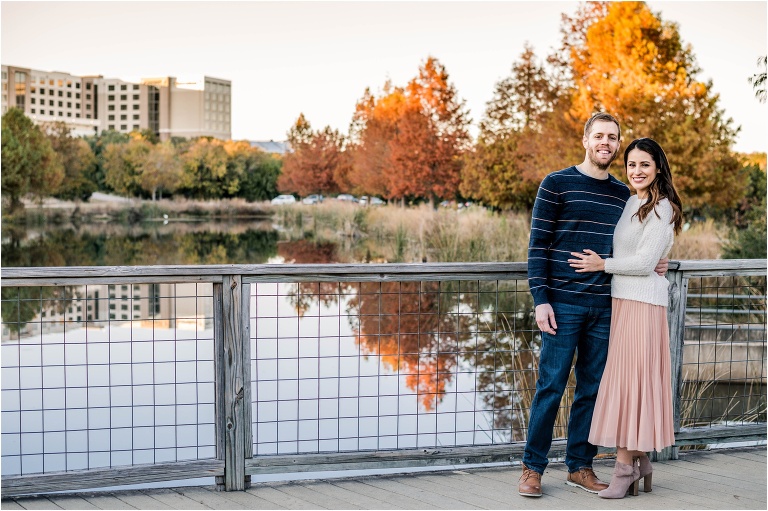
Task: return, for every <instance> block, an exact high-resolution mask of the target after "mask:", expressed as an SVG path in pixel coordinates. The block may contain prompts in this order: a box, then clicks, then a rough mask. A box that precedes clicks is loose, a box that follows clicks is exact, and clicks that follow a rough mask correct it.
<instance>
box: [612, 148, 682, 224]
mask: <svg viewBox="0 0 768 511" xmlns="http://www.w3.org/2000/svg"><path fill="white" fill-rule="evenodd" d="M632 149H639V150H640V151H643V152H646V153H648V154H650V155H651V157H652V158H653V161H654V162H655V163H656V169H657V170H658V173H657V174H656V179H654V180H653V183H651V186H649V187H648V200H647V201H646V203H645V204H643V205H642V206H640V209H638V210H637V213H635V214H636V215H637V218H639V219H640V221H641V222H642V221H643V220H645V218H646V217H647V216H648V215H649V214H650V212H651V211H653V212H654V213H656V205H657V204H658V203H659V202H660V201H661V200H662V199H667V200H668V201H669V203H670V204H671V205H672V222H670V223H672V224H673V225H674V229H675V234H680V231H681V230H682V228H683V203H682V202H681V201H680V196H679V195H678V194H677V190H675V185H674V184H672V171H671V169H670V168H669V160H667V155H666V154H664V149H662V148H661V146H660V145H659V144H658V142H656V141H655V140H653V139H651V138H636V139H635V140H633V141H632V142H631V143H630V144H629V145H628V146H627V148H626V149H625V150H624V172H626V171H627V157H628V156H629V152H630V151H632ZM656 216H657V217H658V216H659V214H658V213H656ZM659 218H660V217H659Z"/></svg>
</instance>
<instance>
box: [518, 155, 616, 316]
mask: <svg viewBox="0 0 768 511" xmlns="http://www.w3.org/2000/svg"><path fill="white" fill-rule="evenodd" d="M628 198H629V188H628V187H627V185H625V184H624V183H622V182H621V181H619V180H618V179H616V178H615V177H613V176H610V175H609V177H608V179H595V178H593V177H589V176H587V175H586V174H583V173H581V172H579V170H578V169H577V168H576V167H575V166H574V167H568V168H567V169H563V170H560V171H557V172H553V173H551V174H549V175H548V176H547V177H545V178H544V180H543V181H542V182H541V185H540V186H539V191H538V193H537V194H536V202H535V203H534V205H533V218H532V219H531V241H530V243H529V245H528V285H529V287H530V289H531V294H532V295H533V301H534V303H535V305H541V304H543V303H553V302H557V303H569V304H574V305H583V306H585V307H610V306H611V275H609V274H607V273H604V272H586V273H576V269H575V268H571V266H570V265H569V264H568V259H569V258H572V256H571V252H582V251H583V250H584V249H587V248H589V249H592V250H594V251H595V252H597V253H598V254H600V256H601V257H603V258H607V257H611V255H612V248H613V231H614V229H615V227H616V223H617V222H618V221H619V218H621V213H622V211H623V210H624V205H625V204H626V202H627V199H628Z"/></svg>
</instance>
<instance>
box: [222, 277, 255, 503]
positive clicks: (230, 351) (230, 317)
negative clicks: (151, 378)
mask: <svg viewBox="0 0 768 511" xmlns="http://www.w3.org/2000/svg"><path fill="white" fill-rule="evenodd" d="M219 286H220V288H219ZM249 287H250V286H249ZM214 291H215V292H214V296H217V297H220V298H219V299H218V300H217V299H216V298H214V305H215V306H216V307H215V311H214V318H215V319H214V321H215V322H218V324H220V325H221V326H218V325H216V326H214V331H215V334H218V335H220V336H221V337H220V342H218V343H217V346H221V347H220V348H218V347H217V349H216V352H217V357H216V359H217V362H218V363H219V365H218V366H217V368H216V376H217V384H218V381H221V385H220V386H217V392H216V397H217V400H218V402H217V406H216V411H217V413H216V416H217V417H216V418H217V424H216V427H217V435H216V437H217V454H218V455H221V456H222V457H223V459H224V481H223V483H224V488H223V489H224V490H226V491H232V490H244V489H245V457H246V445H247V444H248V443H250V441H251V437H250V431H251V422H250V416H251V414H250V412H248V413H247V412H246V408H250V406H251V403H250V399H246V387H249V388H250V381H247V382H246V374H247V375H250V367H248V368H247V373H246V366H248V365H249V364H250V358H247V359H246V356H247V355H248V354H249V353H250V349H249V346H248V344H249V343H248V342H244V335H243V334H244V333H247V330H245V329H244V322H245V321H249V318H248V317H247V314H246V317H245V318H244V317H243V316H244V314H243V312H244V310H243V301H244V296H243V295H244V294H245V293H244V290H243V286H242V278H241V277H240V275H225V276H224V277H223V279H222V283H221V284H220V285H218V286H216V287H215V288H214ZM248 291H250V289H249V290H248ZM247 302H248V303H250V299H248V300H247ZM247 306H248V305H246V307H247ZM219 378H221V380H218V379H219ZM248 379H249V378H248ZM219 389H221V391H219ZM248 396H250V391H249V392H248ZM217 483H219V484H217V486H218V488H219V489H221V484H220V483H221V481H217Z"/></svg>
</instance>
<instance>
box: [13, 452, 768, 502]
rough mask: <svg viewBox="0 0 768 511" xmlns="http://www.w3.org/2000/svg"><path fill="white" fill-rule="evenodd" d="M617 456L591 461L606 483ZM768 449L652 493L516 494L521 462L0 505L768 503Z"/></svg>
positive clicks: (660, 471) (699, 457) (714, 462)
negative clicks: (616, 496)
mask: <svg viewBox="0 0 768 511" xmlns="http://www.w3.org/2000/svg"><path fill="white" fill-rule="evenodd" d="M613 463H614V460H612V459H606V460H597V461H595V472H597V474H598V476H599V477H600V478H601V479H603V480H605V481H608V480H610V474H611V471H612V468H613ZM766 466H767V465H766V447H765V446H763V447H749V448H738V449H723V450H713V451H688V452H684V453H682V454H681V456H680V459H679V460H674V461H664V462H658V463H655V464H654V477H653V492H651V493H643V492H642V491H641V492H640V495H639V496H638V497H626V498H625V499H624V500H622V501H620V502H619V501H612V500H603V499H601V498H599V497H597V496H596V495H592V494H589V493H586V492H585V491H583V490H580V489H578V488H573V487H571V486H568V485H566V484H565V477H566V467H565V465H564V464H562V463H553V464H551V465H550V466H549V468H548V469H547V471H546V473H545V474H544V478H543V484H544V496H543V497H541V498H537V499H536V498H526V497H521V496H519V495H518V494H517V478H518V477H519V475H520V468H519V467H508V466H507V467H494V468H475V469H465V470H450V471H442V472H421V473H411V474H400V475H386V476H381V475H379V476H366V477H356V478H343V479H322V480H302V481H293V482H270V483H255V484H254V485H253V486H252V487H251V488H250V489H248V490H247V491H244V492H217V491H215V489H214V487H213V486H207V487H178V488H174V489H146V490H126V491H106V492H84V493H77V494H58V495H54V494H49V495H40V496H30V497H18V498H12V499H3V500H2V509H616V508H623V509H760V510H764V509H766V491H767V489H766V486H767V485H766Z"/></svg>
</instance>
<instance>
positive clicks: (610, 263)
mask: <svg viewBox="0 0 768 511" xmlns="http://www.w3.org/2000/svg"><path fill="white" fill-rule="evenodd" d="M656 210H657V211H658V213H659V216H656V213H655V212H651V213H650V214H649V215H648V216H647V217H646V218H645V221H644V222H643V230H642V234H641V237H640V240H639V243H638V250H637V252H636V253H635V254H634V255H632V256H628V257H621V258H616V257H613V258H608V259H602V258H601V257H600V256H599V255H597V254H596V253H595V252H594V251H592V250H589V249H587V250H584V253H583V254H582V253H578V252H572V253H571V255H573V256H574V257H575V259H569V260H568V262H569V263H570V266H571V267H573V268H576V272H577V273H584V272H593V271H605V272H606V273H613V274H619V275H639V276H642V275H650V274H651V273H653V272H654V270H655V268H656V266H657V264H658V263H659V260H660V259H661V257H662V256H663V255H665V254H664V251H665V249H666V248H667V246H668V245H669V243H670V241H672V239H674V226H673V225H672V224H671V220H672V207H671V206H670V204H669V202H668V201H663V202H661V203H659V204H658V205H657V207H656Z"/></svg>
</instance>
